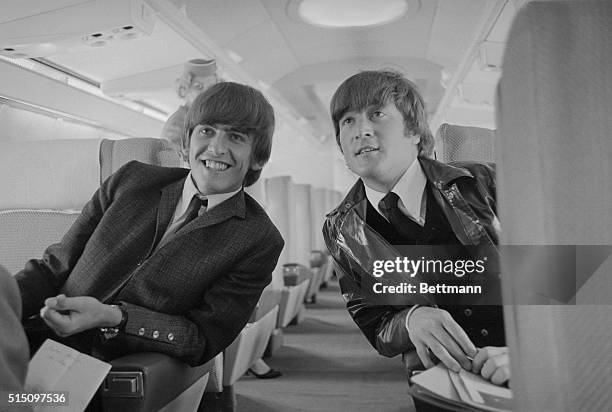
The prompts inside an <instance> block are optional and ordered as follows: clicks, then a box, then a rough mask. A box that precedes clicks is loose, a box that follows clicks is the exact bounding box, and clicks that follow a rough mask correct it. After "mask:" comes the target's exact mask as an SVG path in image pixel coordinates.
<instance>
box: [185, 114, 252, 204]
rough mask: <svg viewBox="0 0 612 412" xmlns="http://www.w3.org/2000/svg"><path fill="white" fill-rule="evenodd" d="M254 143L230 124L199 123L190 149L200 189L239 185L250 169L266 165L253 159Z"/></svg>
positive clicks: (214, 191) (231, 188)
mask: <svg viewBox="0 0 612 412" xmlns="http://www.w3.org/2000/svg"><path fill="white" fill-rule="evenodd" d="M252 147H253V139H252V137H251V136H249V135H248V134H245V133H241V132H239V131H237V130H235V129H232V128H231V127H230V126H227V125H222V124H215V125H197V126H196V127H195V128H194V129H193V132H192V133H191V138H190V143H189V148H188V153H189V165H190V167H191V174H192V176H193V179H194V181H195V183H196V186H197V187H198V190H199V191H200V192H201V193H203V194H205V195H210V194H219V193H228V192H232V191H235V190H238V189H240V187H242V184H243V181H244V177H245V176H246V174H247V172H248V171H249V170H250V169H253V170H259V169H261V168H262V167H263V165H259V164H257V163H256V162H254V161H253V160H252V155H251V152H252Z"/></svg>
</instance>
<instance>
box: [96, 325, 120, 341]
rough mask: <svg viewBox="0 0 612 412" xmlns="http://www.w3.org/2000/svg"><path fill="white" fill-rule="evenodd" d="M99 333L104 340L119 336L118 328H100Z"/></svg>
mask: <svg viewBox="0 0 612 412" xmlns="http://www.w3.org/2000/svg"><path fill="white" fill-rule="evenodd" d="M100 331H101V332H102V336H104V339H112V338H114V337H115V336H117V335H118V334H119V329H118V328H102V329H101V330H100Z"/></svg>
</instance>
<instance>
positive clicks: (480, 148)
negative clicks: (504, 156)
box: [436, 123, 496, 162]
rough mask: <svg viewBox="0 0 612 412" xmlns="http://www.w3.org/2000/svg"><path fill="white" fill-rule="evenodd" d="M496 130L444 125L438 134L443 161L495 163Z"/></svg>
mask: <svg viewBox="0 0 612 412" xmlns="http://www.w3.org/2000/svg"><path fill="white" fill-rule="evenodd" d="M495 133H496V132H495V130H489V129H484V128H482V127H469V126H456V125H450V124H448V123H443V124H442V125H440V127H439V128H438V131H437V132H436V140H438V141H439V142H440V143H441V144H442V161H443V162H452V161H454V160H475V161H479V162H493V161H495Z"/></svg>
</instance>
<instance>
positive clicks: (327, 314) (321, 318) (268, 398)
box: [235, 283, 414, 412]
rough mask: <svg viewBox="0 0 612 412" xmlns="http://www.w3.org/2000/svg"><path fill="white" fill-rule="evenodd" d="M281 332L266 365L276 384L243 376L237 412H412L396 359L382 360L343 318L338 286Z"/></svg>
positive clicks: (237, 388) (347, 318)
mask: <svg viewBox="0 0 612 412" xmlns="http://www.w3.org/2000/svg"><path fill="white" fill-rule="evenodd" d="M307 308H308V309H307V311H306V317H305V319H304V321H303V322H302V323H301V324H299V325H296V326H289V327H288V328H286V329H285V330H284V332H283V333H284V346H283V347H282V348H281V349H280V350H279V351H278V352H277V353H275V354H274V356H273V357H272V358H269V359H266V362H267V363H268V364H269V365H270V366H271V367H273V368H275V369H279V370H280V371H282V372H283V376H281V377H280V378H278V379H272V380H263V379H257V378H255V377H251V376H246V377H243V378H242V379H240V380H239V381H238V382H237V383H236V384H235V391H236V398H237V403H238V407H237V411H238V412H251V411H253V412H272V411H291V412H293V411H389V412H391V411H393V412H398V411H404V412H408V411H413V410H414V407H413V406H412V400H411V399H410V397H409V396H408V395H407V393H406V388H407V383H406V378H405V376H404V373H403V370H402V365H401V360H400V358H399V357H396V358H393V359H388V358H384V357H382V356H380V355H378V353H377V352H376V351H375V350H374V348H372V347H371V346H370V344H369V343H368V342H367V340H366V339H365V338H364V337H363V335H362V334H361V332H360V331H359V329H358V328H357V326H356V325H355V324H354V323H353V321H352V319H351V318H350V316H349V315H348V313H347V311H346V309H345V306H344V302H343V301H342V297H341V296H340V292H339V288H338V285H337V283H332V284H330V286H329V287H328V288H327V289H323V290H321V291H320V292H319V293H318V295H317V303H315V304H309V305H308V306H307Z"/></svg>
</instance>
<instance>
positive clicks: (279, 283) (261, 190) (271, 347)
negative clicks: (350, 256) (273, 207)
mask: <svg viewBox="0 0 612 412" xmlns="http://www.w3.org/2000/svg"><path fill="white" fill-rule="evenodd" d="M245 191H246V192H247V193H248V194H249V195H251V196H252V197H253V198H254V199H255V200H256V201H257V202H258V203H259V204H260V205H261V206H262V207H263V208H264V210H266V212H268V209H269V204H268V203H269V202H268V198H267V194H266V179H264V178H260V179H259V180H258V181H257V182H255V183H254V184H253V185H251V186H249V187H247V188H245ZM279 260H280V259H279ZM278 266H280V265H277V268H276V269H275V271H274V273H273V274H272V282H271V283H270V284H269V285H268V286H267V287H266V289H264V293H262V296H261V298H260V300H259V302H258V303H257V306H256V308H255V311H253V317H254V318H253V321H254V320H255V319H257V318H258V316H259V314H261V313H262V311H264V312H263V313H267V312H268V311H269V310H270V309H272V308H273V307H274V306H275V305H280V300H281V294H282V289H283V288H284V282H283V278H282V272H281V271H280V270H279V268H278ZM279 275H281V276H279ZM282 346H283V331H282V329H281V328H280V327H278V325H275V327H274V328H273V330H272V332H271V335H270V337H269V338H268V342H267V347H266V350H265V353H264V356H272V355H273V354H274V352H276V351H277V350H278V349H280V348H281V347H282Z"/></svg>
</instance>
